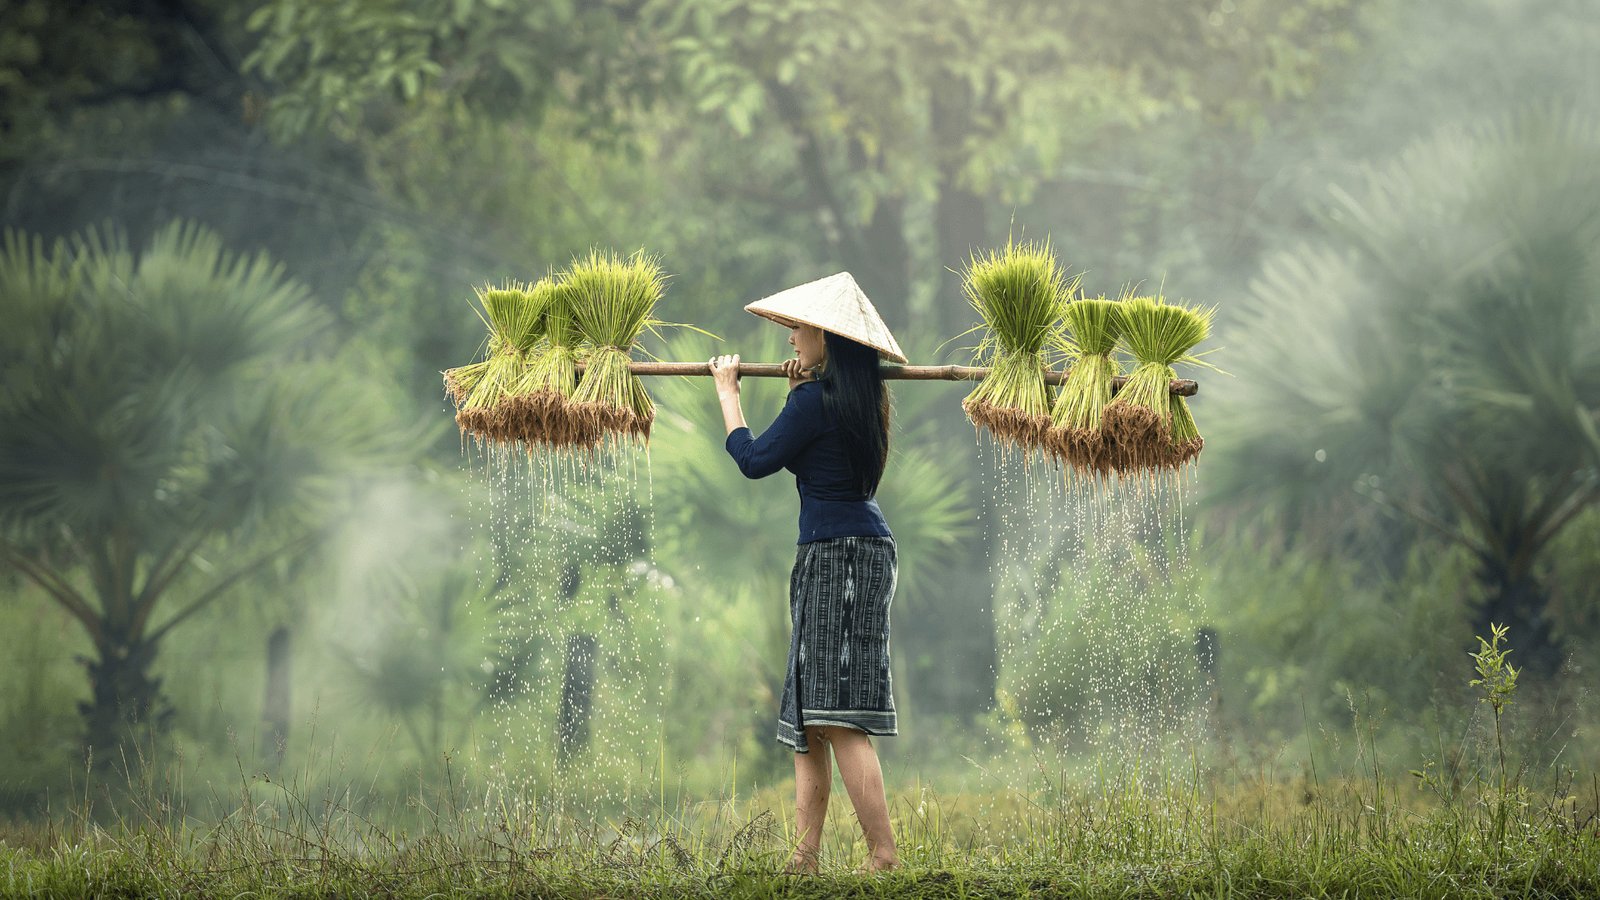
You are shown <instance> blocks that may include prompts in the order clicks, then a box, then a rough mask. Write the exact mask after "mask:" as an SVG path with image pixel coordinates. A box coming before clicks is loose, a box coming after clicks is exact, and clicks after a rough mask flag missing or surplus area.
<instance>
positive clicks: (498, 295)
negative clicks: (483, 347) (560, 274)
mask: <svg viewBox="0 0 1600 900" xmlns="http://www.w3.org/2000/svg"><path fill="white" fill-rule="evenodd" d="M475 291H476V293H477V296H478V304H479V306H481V307H482V312H481V313H480V316H481V318H482V319H483V321H484V324H486V325H487V326H488V327H489V339H488V356H487V358H486V359H484V360H483V361H482V362H478V363H473V364H471V365H467V366H462V367H460V368H458V369H451V370H449V371H448V372H445V373H444V380H445V390H446V392H448V393H449V394H450V397H451V399H452V400H454V401H455V402H456V405H457V410H456V424H457V425H458V426H460V428H461V430H462V431H463V432H471V433H472V434H474V435H476V436H478V437H479V438H482V439H485V440H488V441H491V442H495V443H503V442H508V441H516V440H519V439H520V437H521V434H520V432H521V427H520V426H521V423H520V419H519V416H518V411H517V409H516V406H515V404H513V403H508V402H507V401H508V399H509V398H510V396H511V394H512V391H513V390H514V387H515V383H516V381H517V379H518V376H519V375H520V374H521V370H522V368H523V366H524V364H525V359H524V356H525V352H526V348H527V347H528V346H529V345H530V344H531V343H532V342H533V341H535V340H536V339H537V334H538V323H539V313H540V310H539V307H538V306H537V305H536V303H535V302H534V300H533V299H532V298H530V296H529V294H528V292H527V287H526V285H523V284H521V283H518V282H506V283H505V284H503V285H501V286H500V287H497V288H493V287H485V288H480V289H475Z"/></svg>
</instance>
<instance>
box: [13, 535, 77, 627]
mask: <svg viewBox="0 0 1600 900" xmlns="http://www.w3.org/2000/svg"><path fill="white" fill-rule="evenodd" d="M0 550H4V552H5V558H6V561H7V562H9V563H11V564H12V565H14V566H16V567H17V569H18V570H19V571H21V572H22V574H24V575H26V576H28V578H29V579H31V580H32V581H33V583H34V584H37V585H39V587H41V588H43V589H44V591H45V593H47V594H49V595H50V596H51V597H52V598H54V599H55V601H56V602H57V603H60V604H61V605H62V606H63V607H65V608H66V610H67V612H69V613H71V614H72V617H73V618H75V619H77V620H78V621H79V622H80V623H82V624H83V627H84V628H85V629H87V630H88V632H89V637H90V639H91V640H93V641H94V643H96V644H98V643H100V635H101V631H100V617H99V616H98V615H96V614H95V611H94V607H93V606H91V605H90V603H89V601H88V600H87V599H86V598H85V597H84V596H83V595H82V594H80V593H78V591H76V590H75V589H73V587H72V585H70V584H68V583H67V581H66V579H65V578H63V577H61V574H60V573H58V572H55V571H53V570H51V569H50V568H48V567H46V566H44V565H42V564H40V563H37V562H35V561H33V560H31V559H29V558H27V557H26V556H24V555H23V554H22V552H21V551H19V550H17V549H16V548H15V547H14V546H12V544H11V542H10V541H6V542H4V543H0Z"/></svg>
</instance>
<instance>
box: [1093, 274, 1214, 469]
mask: <svg viewBox="0 0 1600 900" xmlns="http://www.w3.org/2000/svg"><path fill="white" fill-rule="evenodd" d="M1116 309H1117V318H1118V319H1119V320H1120V321H1121V329H1122V339H1123V341H1124V342H1125V343H1126V345H1127V347H1128V349H1129V351H1131V352H1132V353H1133V356H1134V358H1135V359H1136V360H1138V365H1137V366H1136V367H1135V368H1134V370H1133V372H1132V373H1131V374H1130V375H1129V376H1128V381H1127V383H1126V384H1124V385H1123V387H1122V390H1121V391H1120V392H1118V393H1117V396H1116V399H1114V400H1112V401H1111V403H1109V404H1108V405H1107V406H1106V408H1105V411H1104V413H1103V423H1102V427H1103V430H1104V431H1105V433H1106V435H1107V438H1106V439H1107V440H1108V441H1110V442H1112V443H1113V444H1114V454H1113V459H1112V460H1111V466H1112V468H1113V469H1115V470H1116V471H1118V472H1133V471H1148V470H1157V469H1169V470H1177V469H1179V468H1181V467H1183V466H1185V465H1188V464H1190V463H1192V462H1194V460H1195V459H1196V458H1197V457H1198V456H1199V455H1200V450H1201V448H1202V447H1204V446H1205V440H1204V439H1203V438H1201V437H1200V432H1199V430H1198V429H1197V428H1196V426H1195V421H1194V416H1193V415H1191V414H1190V412H1189V405H1188V404H1187V403H1186V402H1184V399H1183V398H1182V397H1176V396H1173V394H1172V391H1171V382H1172V379H1173V378H1175V377H1176V376H1177V373H1176V372H1175V371H1174V370H1173V366H1174V365H1176V364H1178V363H1194V364H1201V365H1205V363H1203V362H1202V361H1201V360H1200V358H1199V357H1198V356H1195V355H1193V354H1191V353H1190V351H1191V350H1193V349H1194V347H1195V345H1196V344H1198V343H1200V342H1201V341H1203V340H1205V339H1206V337H1207V336H1209V335H1210V333H1211V320H1212V317H1213V316H1214V315H1215V313H1216V310H1215V308H1214V307H1206V308H1201V309H1191V308H1189V307H1185V306H1178V305H1176V304H1171V303H1168V302H1167V301H1166V298H1165V297H1162V296H1159V295H1157V296H1155V297H1133V298H1131V299H1128V300H1124V301H1122V302H1121V303H1119V304H1118V305H1117V307H1116Z"/></svg>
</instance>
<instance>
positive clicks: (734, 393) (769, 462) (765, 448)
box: [711, 356, 823, 478]
mask: <svg viewBox="0 0 1600 900" xmlns="http://www.w3.org/2000/svg"><path fill="white" fill-rule="evenodd" d="M790 362H792V363H794V366H793V367H792V368H793V371H790V368H791V367H790V366H789V365H788V364H787V363H786V364H785V366H784V374H786V375H788V376H789V377H790V386H791V390H790V392H789V400H788V402H786V403H784V405H783V409H782V410H781V411H780V412H779V413H778V418H777V419H775V420H773V423H772V425H771V426H770V427H769V428H767V430H766V431H765V432H763V433H762V435H761V436H760V437H759V438H758V437H755V436H754V435H752V434H751V433H750V428H749V426H747V425H746V424H745V421H744V411H743V409H741V408H740V405H739V381H738V371H739V357H738V356H718V357H714V358H713V359H712V360H711V374H712V376H713V379H714V380H715V381H716V384H717V399H718V400H719V401H720V402H721V403H722V422H723V425H724V426H726V430H727V438H726V439H725V440H724V442H723V446H724V447H725V448H726V449H727V451H728V455H729V456H732V457H733V461H734V462H736V463H738V465H739V471H740V472H742V473H744V476H745V477H746V478H765V477H767V476H768V475H771V474H773V473H774V472H777V471H778V470H779V469H782V468H783V467H784V466H785V465H787V464H788V463H789V461H790V460H792V459H794V457H795V456H797V455H798V454H799V453H800V452H801V451H802V450H804V449H805V447H806V445H807V444H809V443H811V441H812V440H813V439H814V438H815V437H816V436H817V434H819V433H820V431H821V429H822V422H823V412H822V401H821V395H820V394H816V393H811V392H808V391H795V390H793V389H792V388H793V387H795V386H798V385H800V384H804V383H805V382H806V381H809V380H811V379H810V375H809V374H806V373H803V372H802V370H801V369H800V368H799V360H790Z"/></svg>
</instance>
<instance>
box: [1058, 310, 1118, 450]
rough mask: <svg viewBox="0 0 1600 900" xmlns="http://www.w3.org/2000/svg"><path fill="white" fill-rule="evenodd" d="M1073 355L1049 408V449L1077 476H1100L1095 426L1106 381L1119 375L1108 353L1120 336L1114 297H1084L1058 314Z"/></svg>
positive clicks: (1107, 396)
mask: <svg viewBox="0 0 1600 900" xmlns="http://www.w3.org/2000/svg"><path fill="white" fill-rule="evenodd" d="M1062 317H1063V319H1064V320H1065V321H1066V324H1067V327H1068V328H1069V329H1070V330H1071V333H1072V343H1073V346H1074V348H1075V349H1076V355H1075V358H1074V359H1073V362H1072V368H1071V369H1070V370H1069V371H1068V372H1067V378H1066V381H1064V382H1062V384H1061V392H1060V393H1059V394H1057V396H1056V402H1055V407H1054V408H1053V409H1052V410H1051V412H1050V418H1051V423H1052V424H1051V427H1050V432H1049V435H1048V446H1049V449H1050V452H1052V453H1054V454H1055V455H1056V456H1057V457H1059V458H1060V460H1061V462H1062V465H1063V467H1066V468H1067V469H1069V470H1070V471H1072V472H1076V473H1078V474H1081V475H1083V474H1096V475H1104V474H1107V473H1108V472H1109V471H1110V468H1111V453H1110V448H1109V447H1108V445H1107V441H1106V437H1107V436H1106V433H1105V431H1104V429H1102V428H1101V427H1100V424H1101V416H1102V413H1103V412H1104V410H1105V407H1106V404H1108V403H1110V402H1111V384H1112V379H1114V378H1116V377H1117V375H1119V374H1121V373H1120V370H1119V367H1118V365H1117V361H1116V359H1115V358H1114V357H1113V356H1112V351H1113V350H1115V349H1116V346H1117V341H1118V339H1119V338H1121V336H1122V321H1121V319H1120V318H1119V317H1118V316H1117V301H1115V300H1107V299H1106V298H1104V297H1095V298H1084V299H1080V300H1077V301H1075V302H1072V303H1069V304H1067V307H1066V309H1065V310H1064V311H1063V312H1062Z"/></svg>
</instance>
